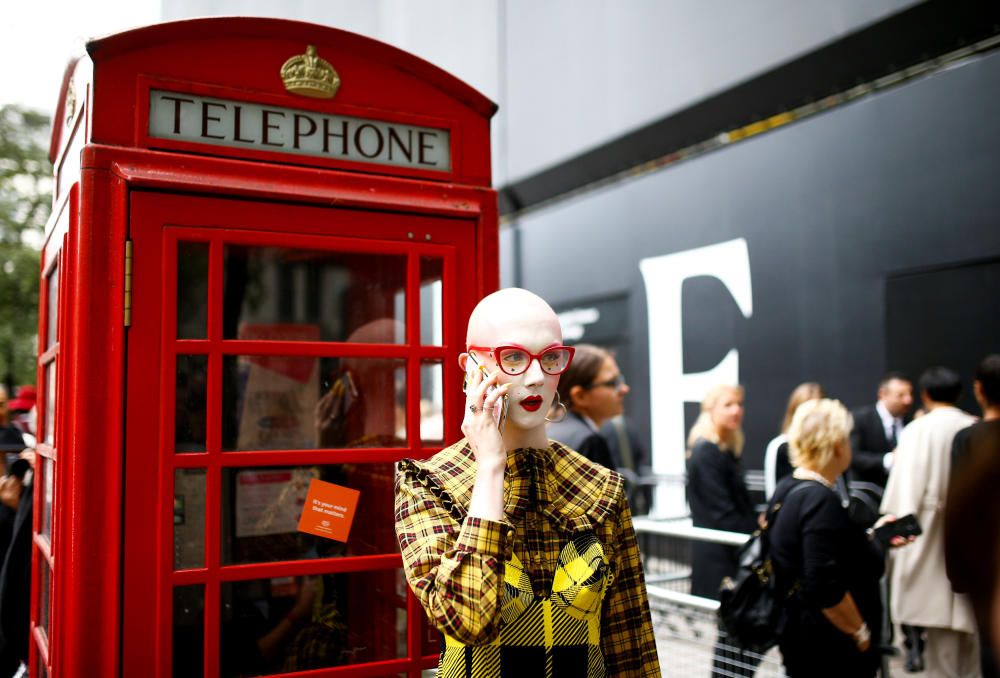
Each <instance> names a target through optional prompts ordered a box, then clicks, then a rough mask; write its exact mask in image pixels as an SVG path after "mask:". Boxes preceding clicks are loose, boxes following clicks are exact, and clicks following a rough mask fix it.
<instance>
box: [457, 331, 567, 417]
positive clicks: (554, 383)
mask: <svg viewBox="0 0 1000 678" xmlns="http://www.w3.org/2000/svg"><path fill="white" fill-rule="evenodd" d="M498 329H503V328H498ZM506 330H507V331H505V332H502V333H501V334H499V336H498V337H497V339H496V340H494V341H491V342H490V343H489V344H484V345H487V346H511V345H514V346H521V347H523V348H525V349H526V350H528V351H529V352H531V353H536V354H537V353H541V352H542V351H543V350H545V349H546V348H548V347H550V346H556V345H559V344H560V343H561V341H560V339H561V337H560V336H559V335H558V334H555V333H553V332H551V331H531V330H528V329H527V328H523V327H521V328H514V327H508V328H506ZM474 353H475V354H476V360H478V361H479V362H480V364H482V365H485V366H486V369H487V371H488V372H489V373H490V374H494V373H496V372H499V373H500V379H499V383H500V384H511V387H510V390H509V391H508V392H507V396H508V398H509V402H510V404H509V406H508V408H507V426H508V427H511V426H513V427H515V428H519V429H522V430H529V429H534V428H538V427H543V428H544V426H545V415H547V414H548V411H549V405H550V404H551V403H552V400H553V399H554V398H555V393H556V387H558V385H559V375H551V374H546V373H545V372H543V371H542V368H541V367H540V366H539V364H538V360H537V359H535V360H532V361H531V364H530V365H529V366H528V369H527V371H525V372H523V373H521V374H517V375H513V376H511V375H509V374H506V373H505V372H503V371H501V370H500V369H499V368H498V367H497V364H496V362H495V361H494V359H493V356H492V355H484V354H483V353H482V352H479V351H474Z"/></svg>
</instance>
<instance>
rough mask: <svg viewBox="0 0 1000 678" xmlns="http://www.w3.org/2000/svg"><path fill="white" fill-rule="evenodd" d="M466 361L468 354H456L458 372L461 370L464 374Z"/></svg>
mask: <svg viewBox="0 0 1000 678" xmlns="http://www.w3.org/2000/svg"><path fill="white" fill-rule="evenodd" d="M468 360H469V354H468V353H459V354H458V368H459V369H460V370H462V371H463V372H465V365H466V363H467V362H468Z"/></svg>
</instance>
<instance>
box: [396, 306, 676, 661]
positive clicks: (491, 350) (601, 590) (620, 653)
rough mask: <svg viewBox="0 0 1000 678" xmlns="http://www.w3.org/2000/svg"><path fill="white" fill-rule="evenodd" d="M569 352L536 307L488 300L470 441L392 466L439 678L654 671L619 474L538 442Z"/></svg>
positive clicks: (473, 331)
mask: <svg viewBox="0 0 1000 678" xmlns="http://www.w3.org/2000/svg"><path fill="white" fill-rule="evenodd" d="M572 356H573V350H572V348H569V347H566V346H563V345H562V331H561V329H560V327H559V321H558V319H557V318H556V314H555V312H553V310H552V308H551V307H550V306H549V305H548V304H547V303H546V302H545V301H544V300H542V299H541V298H540V297H538V296H536V295H535V294H532V293H531V292H528V291H527V290H522V289H505V290H501V291H499V292H495V293H493V294H491V295H489V296H488V297H486V298H485V299H483V300H482V301H481V302H480V303H479V305H478V306H476V308H475V310H474V311H473V313H472V316H471V317H470V319H469V327H468V333H467V335H466V351H465V352H464V353H462V354H461V355H460V356H459V357H458V361H459V365H460V366H461V368H462V369H463V370H465V371H466V373H467V374H469V375H470V377H469V379H468V381H467V387H466V402H465V411H464V412H465V416H464V419H463V422H462V432H463V433H464V434H465V437H464V438H463V439H462V440H459V441H458V442H457V443H455V444H454V445H452V446H451V447H448V448H446V449H444V450H442V451H441V452H439V453H438V454H436V455H434V456H433V457H432V458H430V459H428V460H425V461H414V460H409V459H407V460H403V461H401V462H400V464H399V475H398V477H397V483H396V535H397V537H398V539H399V546H400V550H401V551H402V554H403V565H404V569H405V571H406V578H407V580H408V582H409V584H410V588H411V589H412V590H413V592H414V594H415V595H416V596H417V598H418V599H419V600H420V603H421V605H423V608H424V610H425V611H426V612H427V615H428V617H429V618H430V620H431V622H432V623H433V624H434V626H436V627H437V628H438V629H439V630H440V631H441V633H442V634H444V642H443V647H442V651H441V658H440V663H439V672H438V675H440V676H443V677H448V678H451V677H468V678H473V677H474V678H480V677H483V678H485V677H489V678H496V677H497V676H500V677H503V676H516V677H517V678H526V677H527V676H543V675H544V676H552V677H556V678H557V677H559V676H566V677H567V678H568V677H572V678H581V677H589V678H594V677H597V676H616V677H617V676H660V675H661V673H660V666H659V662H658V660H657V656H656V643H655V641H654V638H653V629H652V623H651V620H650V615H649V603H648V601H647V599H646V587H645V580H644V578H643V573H642V564H641V562H640V560H639V550H638V547H637V546H636V540H635V533H634V531H633V529H632V515H631V512H630V511H629V507H628V502H627V500H626V498H625V491H624V484H623V481H622V478H621V476H620V475H618V474H617V473H615V472H614V471H611V470H609V469H607V468H605V467H603V466H600V465H598V464H595V463H593V462H591V461H589V460H587V459H586V458H585V457H583V456H582V455H580V454H578V453H576V452H574V451H573V450H571V449H569V448H567V447H565V446H563V445H560V444H559V443H557V442H555V441H551V440H549V439H548V438H547V437H546V435H545V423H546V420H545V417H546V413H547V412H548V411H549V408H550V406H552V405H553V404H554V401H555V399H556V387H557V386H558V384H559V375H560V374H562V373H563V372H564V371H565V370H566V368H567V367H569V363H570V361H571V360H572ZM504 399H506V407H504ZM504 409H505V410H506V416H505V418H503V419H502V421H503V423H502V425H501V427H498V423H497V412H498V411H500V410H504ZM501 428H502V430H501Z"/></svg>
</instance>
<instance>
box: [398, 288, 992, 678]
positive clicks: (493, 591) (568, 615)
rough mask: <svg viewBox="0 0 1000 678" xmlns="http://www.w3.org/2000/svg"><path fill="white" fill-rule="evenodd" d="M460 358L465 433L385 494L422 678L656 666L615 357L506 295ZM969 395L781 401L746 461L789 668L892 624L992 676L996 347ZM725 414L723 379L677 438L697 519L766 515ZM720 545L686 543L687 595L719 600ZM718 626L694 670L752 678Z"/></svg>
mask: <svg viewBox="0 0 1000 678" xmlns="http://www.w3.org/2000/svg"><path fill="white" fill-rule="evenodd" d="M459 363H460V366H461V368H462V369H463V370H464V371H465V372H466V375H467V380H466V408H467V409H466V413H465V416H464V420H463V424H462V431H463V433H464V434H465V438H463V439H462V440H460V441H458V442H457V443H455V444H454V445H452V446H451V447H448V448H446V449H445V450H442V451H441V452H440V453H438V454H437V455H435V456H434V457H432V458H430V459H428V460H424V461H416V460H404V461H402V462H400V465H399V475H398V478H397V488H396V533H397V538H398V540H399V545H400V550H401V551H402V554H403V564H404V572H405V574H406V577H407V579H408V581H409V584H410V587H411V589H412V590H413V592H414V593H415V594H416V596H417V598H418V599H419V600H420V603H421V604H422V605H423V607H424V609H425V611H426V612H427V614H428V616H429V618H430V619H431V620H432V622H433V624H434V625H435V626H436V627H437V628H438V629H439V630H441V631H442V633H443V634H444V637H445V642H444V645H443V650H442V653H441V658H440V662H441V663H440V670H442V671H443V672H445V674H446V675H456V676H458V675H462V676H503V675H514V674H515V673H520V672H525V671H527V672H528V673H531V672H533V671H538V670H540V669H541V668H542V667H544V668H545V669H546V670H549V669H552V670H554V671H555V673H554V674H553V675H573V676H603V675H614V676H644V675H657V676H658V675H660V670H661V668H660V665H659V662H658V658H657V654H656V644H655V642H654V641H653V635H652V622H651V618H650V613H649V605H648V601H647V599H646V594H645V587H644V584H643V582H644V576H643V572H642V565H641V561H640V559H639V554H638V548H637V545H636V538H635V534H634V532H633V529H632V524H631V515H632V508H631V505H633V504H636V503H641V502H644V501H646V502H648V496H647V495H645V494H644V492H643V489H644V488H643V485H642V484H641V483H636V482H634V481H635V479H636V478H638V477H640V476H641V475H643V474H645V473H646V471H648V464H649V458H648V455H647V454H646V452H645V450H643V449H642V446H641V445H639V444H638V442H637V441H636V439H635V436H634V435H633V434H631V433H630V432H629V431H628V429H627V427H625V426H623V425H622V423H621V422H622V414H623V410H624V399H625V395H626V394H627V393H628V390H629V389H628V385H627V383H626V382H625V379H624V377H623V376H622V373H621V371H620V369H619V366H618V364H617V362H616V361H615V359H614V356H613V355H612V354H611V353H610V352H608V351H607V350H604V349H602V348H600V347H597V346H591V345H586V344H582V345H577V346H573V347H567V346H564V345H563V344H562V339H561V332H560V330H559V325H558V321H557V319H556V318H555V315H554V313H553V312H552V310H551V308H549V307H548V305H547V304H546V303H545V302H544V301H543V300H541V299H539V298H538V297H536V296H534V295H532V294H531V293H529V292H526V291H524V290H516V289H508V290H502V291H501V292H498V293H495V294H493V295H490V296H489V297H487V298H486V299H484V300H483V301H481V302H480V304H479V305H478V306H477V308H476V310H475V311H474V312H473V314H472V317H471V318H470V321H469V328H468V337H467V348H466V352H464V353H463V354H462V355H461V356H460V359H459ZM974 390H975V395H976V398H977V400H978V401H979V403H980V406H981V407H982V410H983V417H982V421H980V422H978V423H977V420H976V418H974V417H973V416H971V415H969V414H967V413H965V412H962V411H961V410H960V409H958V408H957V407H956V402H957V401H958V397H959V393H960V391H961V379H960V377H959V375H957V374H956V373H955V372H953V371H952V370H949V369H947V368H942V367H935V368H931V369H928V370H926V371H925V372H924V373H923V374H922V375H921V377H920V379H919V380H918V381H917V383H916V389H914V384H913V382H911V381H910V380H909V379H908V378H907V377H905V376H904V375H902V374H898V373H892V374H888V375H886V376H885V378H884V379H883V380H882V381H881V383H880V384H879V387H878V397H877V401H876V402H875V403H874V404H873V405H865V406H862V407H858V408H856V409H855V410H854V411H853V412H850V411H848V409H847V407H845V406H844V404H842V403H841V402H839V401H837V400H834V399H831V398H829V397H828V396H827V395H826V393H825V392H824V389H823V388H822V386H821V385H820V384H817V383H813V382H808V383H804V384H801V385H800V386H798V387H797V388H796V389H795V390H794V391H793V392H792V394H791V396H790V398H789V401H788V407H787V411H786V415H785V417H784V420H783V422H782V425H781V432H780V434H779V435H778V436H777V437H776V438H775V440H773V441H772V442H771V443H770V444H769V445H768V448H767V451H766V454H765V476H766V479H765V480H766V482H765V484H766V494H767V500H768V511H772V513H770V515H772V516H773V522H772V524H770V525H769V526H768V528H769V543H770V549H771V550H770V558H771V560H770V562H771V566H772V569H773V576H774V577H775V581H776V582H777V584H776V586H777V589H776V591H777V600H778V601H779V605H780V608H781V617H780V618H781V621H780V623H779V624H778V628H777V629H776V630H777V638H778V646H779V648H780V651H781V655H782V658H783V663H784V667H785V671H786V673H787V675H789V676H791V677H792V678H796V677H799V676H810V677H811V676H819V677H823V676H837V677H841V676H852V677H854V676H858V677H861V678H863V677H864V676H874V675H875V674H876V672H877V671H878V670H879V667H880V666H881V665H882V663H883V656H884V655H885V654H887V653H890V652H892V651H893V650H892V644H893V641H894V638H893V629H894V628H895V627H897V626H898V627H899V628H900V629H901V633H900V636H901V638H902V644H903V645H904V647H905V648H906V652H905V657H904V659H905V664H906V668H907V670H908V671H913V672H916V671H926V673H927V675H929V676H935V677H936V676H959V677H966V676H968V677H970V678H971V677H975V676H980V675H983V676H986V677H987V678H989V677H990V676H995V675H996V674H995V673H991V671H995V666H994V664H993V662H992V658H991V656H990V651H989V648H990V646H991V645H992V646H993V647H994V648H996V647H998V646H1000V619H998V615H1000V588H998V587H997V581H996V580H997V573H998V571H1000V568H998V565H1000V551H998V535H1000V510H998V509H997V507H998V506H1000V503H998V502H996V501H995V500H994V499H993V498H992V496H991V493H992V492H994V491H995V489H994V488H995V487H998V486H1000V485H998V484H997V481H998V480H1000V356H997V355H994V356H989V357H987V358H986V359H985V360H984V361H983V362H982V365H980V368H979V370H978V371H977V373H976V375H975V385H974ZM915 394H916V396H918V397H919V398H920V400H921V403H922V407H921V408H920V410H918V411H917V412H916V413H915V414H914V415H913V418H912V419H911V414H910V410H911V409H912V407H913V404H914V398H915ZM743 416H744V391H743V389H742V388H741V387H740V386H738V385H735V384H732V385H719V386H717V387H715V388H712V389H710V390H709V392H708V393H707V394H706V396H705V398H704V400H703V402H702V403H701V412H700V415H699V417H698V419H697V421H696V422H695V423H694V425H693V427H692V428H691V431H690V435H689V437H688V441H687V448H688V452H687V474H686V476H687V477H686V488H687V499H688V503H689V506H690V511H691V519H692V522H693V524H694V525H695V526H697V527H704V528H711V529H715V530H725V531H729V532H739V533H746V534H750V533H752V532H754V531H755V530H756V529H757V528H758V526H760V525H763V523H764V515H767V513H766V512H761V511H760V507H757V506H755V505H754V502H753V501H752V499H751V495H750V492H749V491H748V489H747V484H746V480H745V469H744V468H743V463H742V458H741V455H742V452H743V446H744V436H743V430H742V425H743ZM615 469H617V470H615ZM778 507H780V508H781V511H780V513H778V512H777V510H776V509H777V508H778ZM904 517H905V518H904ZM900 519H902V520H900ZM914 525H916V526H917V527H913V526H914ZM980 526H981V527H980ZM904 527H905V528H906V529H905V530H904V529H903V528H904ZM737 554H738V549H736V548H735V547H732V546H726V545H721V544H712V543H708V542H700V541H696V542H694V543H693V544H692V553H691V567H692V576H691V592H692V594H694V595H697V596H703V597H708V598H716V599H718V598H719V592H720V586H721V585H722V584H723V580H725V579H726V578H727V577H732V576H734V575H735V574H736V570H737V568H738V566H739V564H738V559H737ZM890 613H891V614H890ZM546 628H549V629H554V630H558V633H547V632H544V630H545V629H546ZM723 635H724V634H722V633H720V637H719V641H718V642H717V643H716V647H715V650H714V667H713V675H721V676H752V675H753V674H754V672H755V670H756V668H757V664H758V661H759V655H756V654H754V653H753V652H750V651H749V650H746V649H744V648H742V647H739V646H737V647H733V646H732V644H731V642H729V643H727V642H725V640H724V637H723ZM574 638H575V639H576V640H573V639H574ZM980 647H981V648H982V650H983V651H982V654H981V655H980V650H979V648H980ZM665 659H666V662H667V663H666V664H665V666H669V658H665ZM567 671H568V672H567Z"/></svg>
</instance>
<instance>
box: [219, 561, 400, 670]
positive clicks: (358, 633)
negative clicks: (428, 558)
mask: <svg viewBox="0 0 1000 678" xmlns="http://www.w3.org/2000/svg"><path fill="white" fill-rule="evenodd" d="M401 580H402V575H401V573H400V571H399V570H382V571H375V572H351V573H346V574H324V575H308V576H304V577H275V578H273V579H254V580H250V581H240V582H223V583H222V587H221V589H222V601H221V602H222V607H221V609H222V619H221V622H222V629H221V639H222V647H221V648H220V654H221V659H222V667H221V668H222V671H221V675H222V676H223V678H227V677H234V678H235V677H236V676H262V675H268V674H274V673H283V672H288V671H301V670H307V669H319V668H325V667H330V666H343V665H346V664H360V663H365V662H374V661H384V660H389V659H398V658H402V657H405V656H406V585H405V583H402V584H401Z"/></svg>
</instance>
